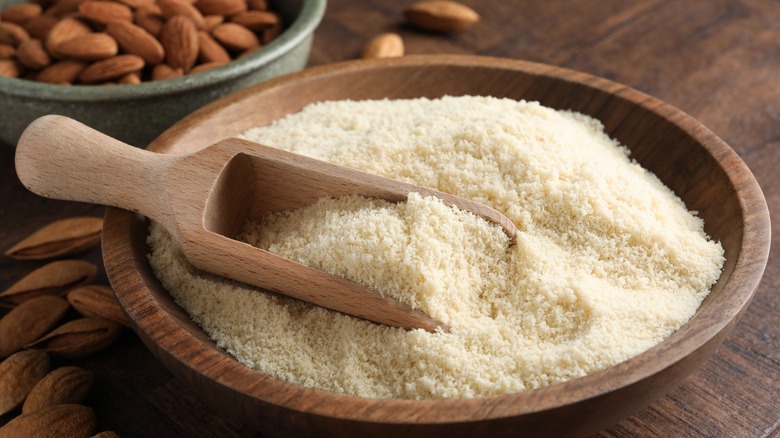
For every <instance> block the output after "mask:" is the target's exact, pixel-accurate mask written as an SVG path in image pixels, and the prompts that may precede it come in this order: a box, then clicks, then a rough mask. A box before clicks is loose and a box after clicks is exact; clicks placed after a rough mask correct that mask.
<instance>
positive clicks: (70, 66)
mask: <svg viewBox="0 0 780 438" xmlns="http://www.w3.org/2000/svg"><path fill="white" fill-rule="evenodd" d="M85 68H87V64H86V63H85V62H82V61H75V60H73V59H65V60H62V61H59V62H55V63H54V64H52V65H50V66H48V67H46V68H44V69H43V70H41V72H40V73H38V76H36V77H35V80H36V81H39V82H46V83H49V84H63V83H73V82H75V81H76V78H77V77H78V76H79V74H80V73H81V72H82V71H83V70H84V69H85Z"/></svg>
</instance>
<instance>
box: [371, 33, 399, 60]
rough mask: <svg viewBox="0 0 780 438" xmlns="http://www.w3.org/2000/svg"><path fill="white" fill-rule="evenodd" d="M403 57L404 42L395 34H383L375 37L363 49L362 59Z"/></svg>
mask: <svg viewBox="0 0 780 438" xmlns="http://www.w3.org/2000/svg"><path fill="white" fill-rule="evenodd" d="M399 56H404V41H403V40H402V39H401V36H400V35H398V34H395V33H383V34H379V35H377V36H375V37H374V38H373V39H371V41H369V42H368V44H366V47H364V48H363V53H362V57H363V58H364V59H371V58H395V57H399Z"/></svg>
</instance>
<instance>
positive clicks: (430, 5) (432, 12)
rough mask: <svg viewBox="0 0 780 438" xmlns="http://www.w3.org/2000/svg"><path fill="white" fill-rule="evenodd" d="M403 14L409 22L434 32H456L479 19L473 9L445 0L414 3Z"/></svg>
mask: <svg viewBox="0 0 780 438" xmlns="http://www.w3.org/2000/svg"><path fill="white" fill-rule="evenodd" d="M404 16H405V17H406V20H407V21H409V23H411V24H413V25H415V26H417V27H419V28H421V29H425V30H431V31H436V32H457V31H459V30H463V29H466V28H468V27H471V26H472V25H474V23H476V22H478V21H479V14H477V13H476V12H475V11H474V10H473V9H471V8H469V7H468V6H466V5H463V4H460V3H457V2H453V1H447V0H431V1H422V2H418V3H415V4H413V5H411V6H409V7H408V8H406V10H404Z"/></svg>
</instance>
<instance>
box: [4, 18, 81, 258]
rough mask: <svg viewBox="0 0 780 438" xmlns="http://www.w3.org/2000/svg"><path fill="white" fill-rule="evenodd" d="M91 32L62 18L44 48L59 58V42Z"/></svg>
mask: <svg viewBox="0 0 780 438" xmlns="http://www.w3.org/2000/svg"><path fill="white" fill-rule="evenodd" d="M91 32H92V29H90V28H89V26H87V25H86V24H84V22H82V21H81V20H78V19H76V18H63V19H62V20H60V22H59V23H57V24H55V25H54V27H52V28H51V30H50V31H49V35H48V36H47V37H46V50H48V51H49V54H51V55H52V56H54V57H56V58H61V57H62V56H61V55H60V54H59V52H57V47H59V45H60V44H62V43H64V42H66V41H69V40H72V39H73V38H76V37H77V36H81V35H86V34H88V33H91ZM6 254H7V253H6Z"/></svg>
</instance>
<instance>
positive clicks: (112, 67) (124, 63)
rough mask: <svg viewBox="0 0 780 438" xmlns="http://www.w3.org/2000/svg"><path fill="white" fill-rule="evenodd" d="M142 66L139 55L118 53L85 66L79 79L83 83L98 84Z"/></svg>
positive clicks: (137, 69) (142, 62) (141, 59)
mask: <svg viewBox="0 0 780 438" xmlns="http://www.w3.org/2000/svg"><path fill="white" fill-rule="evenodd" d="M142 68H144V60H143V58H141V57H140V56H137V55H119V56H114V57H113V58H108V59H104V60H102V61H98V62H96V63H94V64H92V65H90V66H89V67H87V68H85V69H84V71H82V72H81V74H80V75H79V80H80V81H81V82H84V83H85V84H99V83H101V82H106V81H110V80H113V79H119V78H121V77H122V76H124V75H126V74H128V73H132V72H135V71H139V70H141V69H142Z"/></svg>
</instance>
